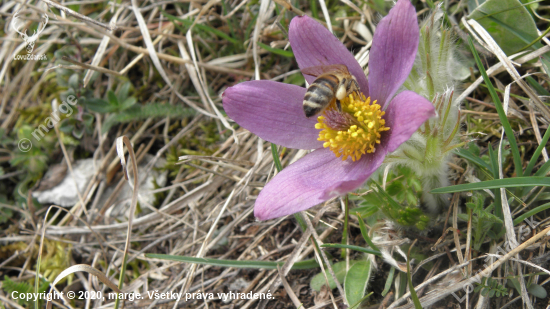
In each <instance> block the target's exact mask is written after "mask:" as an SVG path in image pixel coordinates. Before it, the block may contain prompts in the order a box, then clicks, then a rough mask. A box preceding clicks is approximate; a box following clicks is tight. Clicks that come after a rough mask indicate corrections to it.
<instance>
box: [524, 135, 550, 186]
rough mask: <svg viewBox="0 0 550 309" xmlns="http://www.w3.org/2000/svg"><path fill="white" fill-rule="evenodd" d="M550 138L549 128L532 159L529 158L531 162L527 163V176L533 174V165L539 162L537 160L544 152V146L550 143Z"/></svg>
mask: <svg viewBox="0 0 550 309" xmlns="http://www.w3.org/2000/svg"><path fill="white" fill-rule="evenodd" d="M549 138H550V128H547V129H546V132H544V136H543V137H542V140H541V142H540V145H539V146H538V147H537V149H536V150H535V152H534V153H533V156H532V157H531V160H529V164H527V167H526V168H525V175H527V176H529V175H531V172H532V171H533V167H535V164H536V163H537V160H538V159H539V156H540V154H541V153H542V150H543V149H544V147H546V146H547V145H548V139H549ZM549 162H550V161H549Z"/></svg>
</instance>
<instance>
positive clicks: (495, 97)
mask: <svg viewBox="0 0 550 309" xmlns="http://www.w3.org/2000/svg"><path fill="white" fill-rule="evenodd" d="M468 44H469V45H470V50H471V51H472V53H473V54H474V58H475V61H476V64H477V67H478V69H479V72H480V73H481V76H483V80H484V81H485V84H487V87H488V89H489V93H490V94H491V98H492V99H493V102H494V103H495V107H496V109H497V112H498V117H499V118H500V121H501V123H502V127H503V128H504V133H505V134H506V137H507V138H508V141H509V142H510V148H511V150H512V156H513V159H514V169H515V171H516V175H517V176H518V177H521V176H523V171H522V170H521V167H522V164H521V156H520V154H519V148H518V144H517V142H516V137H515V136H514V131H513V130H512V127H511V126H510V122H508V118H507V117H506V114H505V113H504V108H503V107H502V102H501V101H500V99H499V98H498V95H497V93H496V91H495V88H494V87H493V84H492V83H491V80H490V79H489V76H487V72H486V71H485V67H484V66H483V64H482V63H481V59H480V58H479V55H478V53H477V51H476V49H475V48H474V43H473V42H472V38H471V37H470V36H468Z"/></svg>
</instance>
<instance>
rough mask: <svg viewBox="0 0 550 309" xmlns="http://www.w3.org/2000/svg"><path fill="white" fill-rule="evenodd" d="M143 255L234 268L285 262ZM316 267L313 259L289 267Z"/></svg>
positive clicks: (270, 266)
mask: <svg viewBox="0 0 550 309" xmlns="http://www.w3.org/2000/svg"><path fill="white" fill-rule="evenodd" d="M145 256H146V257H148V258H152V259H161V260H169V261H176V262H184V263H193V264H201V265H211V266H219V267H234V268H253V269H277V267H282V266H283V265H284V264H285V262H269V261H241V260H239V261H237V260H218V259H209V258H197V257H192V256H179V255H170V254H153V253H150V254H145ZM318 267H319V264H317V262H315V260H313V259H311V260H307V261H302V262H296V263H294V265H293V266H292V268H291V269H312V268H318Z"/></svg>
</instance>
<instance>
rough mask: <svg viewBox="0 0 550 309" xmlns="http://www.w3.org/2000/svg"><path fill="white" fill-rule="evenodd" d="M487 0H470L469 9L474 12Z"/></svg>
mask: <svg viewBox="0 0 550 309" xmlns="http://www.w3.org/2000/svg"><path fill="white" fill-rule="evenodd" d="M483 2H485V0H468V11H469V12H473V11H474V10H475V9H476V8H477V7H478V6H479V5H481V4H483Z"/></svg>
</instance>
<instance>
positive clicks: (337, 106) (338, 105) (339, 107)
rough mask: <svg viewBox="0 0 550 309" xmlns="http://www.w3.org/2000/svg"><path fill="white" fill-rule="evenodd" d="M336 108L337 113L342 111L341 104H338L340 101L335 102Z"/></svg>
mask: <svg viewBox="0 0 550 309" xmlns="http://www.w3.org/2000/svg"><path fill="white" fill-rule="evenodd" d="M336 108H338V111H339V112H341V111H342V104H340V100H336Z"/></svg>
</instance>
